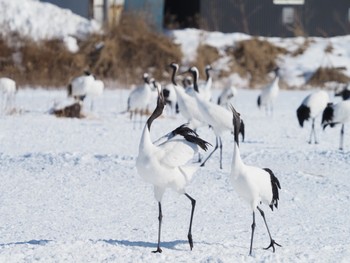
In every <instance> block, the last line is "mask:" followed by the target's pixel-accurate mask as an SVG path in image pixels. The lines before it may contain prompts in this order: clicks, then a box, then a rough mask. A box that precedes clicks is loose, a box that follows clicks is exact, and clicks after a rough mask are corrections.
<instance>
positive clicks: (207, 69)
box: [205, 68, 211, 81]
mask: <svg viewBox="0 0 350 263" xmlns="http://www.w3.org/2000/svg"><path fill="white" fill-rule="evenodd" d="M210 70H211V68H206V69H205V74H206V76H207V81H208V80H209V78H210V73H209V71H210Z"/></svg>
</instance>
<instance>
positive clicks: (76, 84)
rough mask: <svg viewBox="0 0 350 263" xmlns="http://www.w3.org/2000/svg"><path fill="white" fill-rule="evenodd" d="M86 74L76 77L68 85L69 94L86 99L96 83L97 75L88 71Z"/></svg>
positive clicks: (79, 98) (78, 98)
mask: <svg viewBox="0 0 350 263" xmlns="http://www.w3.org/2000/svg"><path fill="white" fill-rule="evenodd" d="M84 74H85V75H82V76H79V77H76V78H74V79H73V80H72V81H71V82H70V84H69V85H68V96H72V97H73V98H75V99H76V100H84V98H85V97H86V95H87V91H88V90H90V89H91V86H92V85H94V82H95V77H94V76H93V75H92V74H91V73H90V72H88V71H85V72H84Z"/></svg>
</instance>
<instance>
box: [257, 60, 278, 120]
mask: <svg viewBox="0 0 350 263" xmlns="http://www.w3.org/2000/svg"><path fill="white" fill-rule="evenodd" d="M274 72H275V78H274V80H273V81H272V82H271V83H269V84H268V85H266V86H265V87H263V88H262V90H261V93H260V95H259V96H258V101H257V102H258V107H259V108H261V107H263V106H264V107H265V112H266V115H268V114H269V112H270V113H271V114H273V104H274V101H275V99H276V98H277V95H278V92H279V84H278V82H279V78H280V77H279V68H278V67H277V68H275V69H274Z"/></svg>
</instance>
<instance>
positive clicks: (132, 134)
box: [0, 89, 350, 263]
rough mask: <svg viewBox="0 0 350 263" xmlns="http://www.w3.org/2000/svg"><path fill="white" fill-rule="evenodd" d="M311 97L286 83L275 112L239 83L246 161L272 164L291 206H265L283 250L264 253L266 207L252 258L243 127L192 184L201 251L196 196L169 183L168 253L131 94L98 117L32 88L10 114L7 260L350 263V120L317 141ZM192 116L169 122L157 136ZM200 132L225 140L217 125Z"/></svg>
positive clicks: (3, 195) (110, 95)
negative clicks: (60, 111)
mask: <svg viewBox="0 0 350 263" xmlns="http://www.w3.org/2000/svg"><path fill="white" fill-rule="evenodd" d="M308 93H309V92H308V91H281V93H280V95H279V101H278V102H277V104H276V106H275V110H276V111H275V114H274V116H273V117H266V116H265V114H264V112H263V111H259V110H258V108H257V106H256V98H257V91H252V90H239V93H238V96H237V97H236V98H235V100H234V105H235V106H236V108H237V110H238V111H240V112H241V114H242V118H243V119H244V121H245V123H246V141H245V142H244V143H242V144H241V154H242V158H243V160H244V161H245V162H246V163H247V164H254V165H257V166H261V167H269V168H271V169H272V170H273V171H274V172H275V175H276V176H277V177H278V178H279V180H280V182H281V186H282V189H281V191H280V203H279V209H277V210H275V211H273V212H271V210H270V209H269V208H268V207H266V206H264V207H262V208H263V209H264V211H265V214H266V218H267V222H268V224H269V226H270V230H271V232H272V235H273V237H274V239H275V240H276V241H277V242H278V243H280V244H281V245H282V247H281V248H280V247H276V253H272V252H271V251H270V250H269V251H266V250H264V249H262V248H263V247H266V246H267V245H268V244H269V238H268V235H267V233H266V229H265V226H264V224H263V221H262V219H261V217H260V215H258V214H257V227H256V233H255V240H254V252H253V253H254V255H253V257H249V256H248V253H249V242H250V233H251V223H252V215H251V211H250V209H249V207H248V206H247V205H246V203H244V202H241V200H240V199H239V197H238V196H237V194H236V193H235V192H234V190H233V188H232V185H231V183H230V181H229V180H228V174H229V172H230V163H231V158H232V145H233V136H232V135H231V134H229V133H227V134H226V135H225V136H224V137H223V144H224V149H223V151H224V154H223V156H224V159H223V170H220V169H219V164H218V159H219V154H218V153H216V154H214V156H213V158H212V159H211V160H210V161H209V162H208V163H207V165H206V166H205V167H201V168H200V169H199V170H198V172H197V173H196V175H195V176H194V179H193V181H192V183H191V184H190V185H189V187H188V188H187V192H188V193H189V194H190V195H191V196H193V197H194V198H195V199H196V200H197V206H196V210H195V215H194V222H193V239H194V248H193V251H190V249H189V245H188V242H187V231H188V224H189V217H190V209H191V205H190V202H189V201H188V199H187V198H186V197H185V196H179V195H178V194H177V193H174V192H171V191H167V192H166V194H165V196H164V200H163V215H164V218H163V228H162V243H161V246H162V249H163V253H162V254H153V253H151V251H152V250H154V249H155V248H156V245H157V230H158V221H157V217H158V207H157V203H156V201H155V199H154V197H153V188H152V186H151V185H148V184H147V183H145V182H143V181H142V180H141V178H140V177H139V175H138V174H137V171H136V168H135V161H136V156H137V154H138V143H139V138H140V134H141V129H139V128H138V127H137V129H133V128H132V127H133V124H132V122H130V120H129V119H128V116H127V115H122V114H119V112H121V111H123V110H125V108H126V99H127V96H128V91H124V90H118V91H117V90H107V91H106V92H105V93H104V95H103V97H102V98H100V99H99V100H98V101H97V103H96V110H95V112H94V114H93V115H92V116H90V117H89V118H86V119H64V118H56V117H55V116H52V115H49V114H48V113H47V112H48V110H49V109H50V107H51V106H52V105H53V103H54V101H55V100H60V99H63V98H65V92H64V91H63V90H62V91H46V90H33V89H25V90H20V91H19V92H18V94H17V95H18V96H17V107H18V108H19V109H20V113H18V114H15V115H11V116H1V117H0V123H1V125H0V127H1V128H0V163H1V165H0V176H1V184H0V262H203V263H204V262H344V263H345V262H349V261H350V240H349V236H350V227H349V213H348V211H347V208H348V206H349V199H350V180H349V167H350V132H349V129H347V127H346V128H345V150H344V151H339V150H338V146H339V132H340V127H336V128H333V129H330V128H327V129H326V130H325V131H321V127H320V126H319V125H317V132H318V137H319V140H320V144H318V145H309V144H308V143H307V141H308V136H309V131H310V123H306V127H304V128H303V129H301V128H300V127H299V125H298V122H297V118H296V112H295V111H296V109H297V107H298V106H299V105H300V103H301V101H302V99H303V98H304V97H305V96H306V95H307V94H308ZM330 96H331V99H334V98H333V96H332V94H330ZM144 121H145V119H144ZM182 122H183V119H182V118H181V116H176V117H164V118H161V119H157V120H156V121H155V122H154V125H153V126H152V136H154V137H153V138H154V139H156V138H157V137H159V136H161V135H163V134H164V133H166V132H168V131H170V130H172V129H173V128H175V127H177V126H178V125H179V124H181V123H182ZM317 123H320V119H317ZM143 125H144V124H143V123H142V126H143ZM137 126H138V125H137ZM198 133H199V134H200V135H201V137H203V138H204V139H206V140H208V141H210V142H211V143H212V144H214V143H215V138H214V135H213V133H212V132H211V131H210V130H209V129H208V128H202V129H199V130H198Z"/></svg>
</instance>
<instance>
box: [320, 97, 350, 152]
mask: <svg viewBox="0 0 350 263" xmlns="http://www.w3.org/2000/svg"><path fill="white" fill-rule="evenodd" d="M349 121H350V100H343V101H341V102H338V103H337V104H333V103H328V105H327V107H326V108H325V109H324V111H323V114H322V125H323V129H325V128H326V127H327V126H328V125H330V126H331V127H334V126H335V125H336V124H341V125H342V126H341V130H340V143H339V150H343V149H344V126H345V123H347V122H349Z"/></svg>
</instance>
